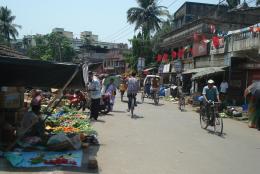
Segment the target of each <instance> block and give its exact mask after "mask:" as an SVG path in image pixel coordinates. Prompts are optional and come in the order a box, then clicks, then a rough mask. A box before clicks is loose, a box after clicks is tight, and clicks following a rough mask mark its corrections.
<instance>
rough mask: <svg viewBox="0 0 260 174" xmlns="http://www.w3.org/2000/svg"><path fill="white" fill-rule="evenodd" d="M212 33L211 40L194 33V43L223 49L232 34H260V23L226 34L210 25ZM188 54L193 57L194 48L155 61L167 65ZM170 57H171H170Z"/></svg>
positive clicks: (164, 55) (175, 51)
mask: <svg viewBox="0 0 260 174" xmlns="http://www.w3.org/2000/svg"><path fill="white" fill-rule="evenodd" d="M209 30H210V33H211V34H212V35H213V37H212V38H211V39H209V38H207V37H206V35H205V34H200V33H194V34H193V41H194V43H200V44H203V45H204V46H206V45H207V44H208V43H210V42H211V43H212V46H213V47H214V48H215V49H218V48H221V45H223V44H224V43H223V42H224V38H225V37H227V36H229V35H231V34H236V33H241V32H247V31H249V32H260V23H259V24H256V25H253V26H250V27H246V28H243V29H239V30H235V31H229V32H224V31H219V30H218V29H217V27H216V26H215V25H213V24H212V25H210V26H209ZM185 53H188V54H190V55H193V49H192V46H189V45H188V46H186V47H183V48H179V49H178V50H172V51H171V52H170V53H169V52H165V53H163V54H158V55H156V57H155V60H156V61H157V62H164V63H167V62H168V61H169V58H171V59H172V60H175V59H182V58H183V56H184V54H185ZM169 55H170V56H169Z"/></svg>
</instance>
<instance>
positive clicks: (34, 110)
mask: <svg viewBox="0 0 260 174" xmlns="http://www.w3.org/2000/svg"><path fill="white" fill-rule="evenodd" d="M41 100H42V97H41V91H40V90H33V91H32V101H31V109H30V111H29V112H26V113H25V114H24V117H23V120H22V122H21V132H19V133H24V131H25V130H27V129H28V128H29V127H30V128H29V129H28V131H26V133H25V134H26V135H28V136H40V137H41V136H42V135H43V134H44V125H43V121H42V119H41V112H40V111H41Z"/></svg>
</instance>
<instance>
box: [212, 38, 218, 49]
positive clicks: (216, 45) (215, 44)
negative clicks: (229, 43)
mask: <svg viewBox="0 0 260 174" xmlns="http://www.w3.org/2000/svg"><path fill="white" fill-rule="evenodd" d="M212 42H213V46H214V47H215V48H218V47H219V38H218V36H213V38H212Z"/></svg>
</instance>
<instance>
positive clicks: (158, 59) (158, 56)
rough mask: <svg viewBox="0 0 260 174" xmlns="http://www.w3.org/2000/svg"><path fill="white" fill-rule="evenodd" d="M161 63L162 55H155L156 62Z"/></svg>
mask: <svg viewBox="0 0 260 174" xmlns="http://www.w3.org/2000/svg"><path fill="white" fill-rule="evenodd" d="M161 61H162V55H161V54H158V55H157V62H161Z"/></svg>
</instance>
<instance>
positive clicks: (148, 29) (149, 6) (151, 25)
mask: <svg viewBox="0 0 260 174" xmlns="http://www.w3.org/2000/svg"><path fill="white" fill-rule="evenodd" d="M137 3H138V5H139V6H138V7H132V8H130V9H129V10H128V11H127V20H128V22H129V23H130V24H135V30H138V29H141V31H142V35H143V37H144V38H147V37H150V35H151V33H152V32H154V31H158V30H160V25H161V23H162V22H163V21H164V20H163V18H162V17H164V16H167V15H168V14H169V12H168V10H166V7H164V6H159V5H158V0H137Z"/></svg>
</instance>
